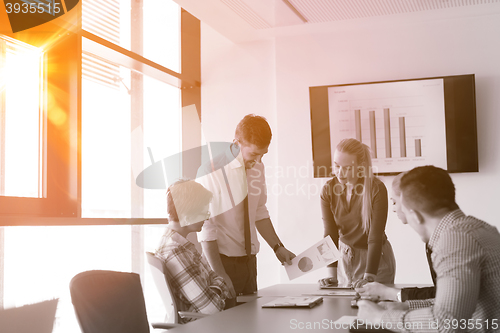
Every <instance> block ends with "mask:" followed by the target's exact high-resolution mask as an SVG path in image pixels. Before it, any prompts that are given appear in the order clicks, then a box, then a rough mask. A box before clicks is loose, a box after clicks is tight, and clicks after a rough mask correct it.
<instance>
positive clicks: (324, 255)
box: [285, 236, 340, 280]
mask: <svg viewBox="0 0 500 333" xmlns="http://www.w3.org/2000/svg"><path fill="white" fill-rule="evenodd" d="M339 258H340V252H339V250H338V249H337V247H336V246H335V244H334V243H333V241H332V238H331V237H330V236H326V237H325V238H324V239H322V240H321V241H319V242H318V243H316V244H314V245H313V246H311V247H310V248H308V249H307V250H305V251H304V252H302V253H301V254H299V255H298V256H296V257H295V258H293V259H292V264H291V265H285V269H286V273H287V275H288V278H289V279H290V280H293V279H295V278H298V277H299V276H302V275H304V274H307V273H310V272H312V271H315V270H317V269H318V268H321V267H325V266H326V265H329V264H331V263H332V262H335V261H337V260H339Z"/></svg>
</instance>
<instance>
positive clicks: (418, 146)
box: [415, 139, 422, 157]
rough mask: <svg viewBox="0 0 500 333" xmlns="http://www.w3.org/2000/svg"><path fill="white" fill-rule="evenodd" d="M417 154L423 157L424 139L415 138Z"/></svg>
mask: <svg viewBox="0 0 500 333" xmlns="http://www.w3.org/2000/svg"><path fill="white" fill-rule="evenodd" d="M415 156H417V157H422V141H421V139H415Z"/></svg>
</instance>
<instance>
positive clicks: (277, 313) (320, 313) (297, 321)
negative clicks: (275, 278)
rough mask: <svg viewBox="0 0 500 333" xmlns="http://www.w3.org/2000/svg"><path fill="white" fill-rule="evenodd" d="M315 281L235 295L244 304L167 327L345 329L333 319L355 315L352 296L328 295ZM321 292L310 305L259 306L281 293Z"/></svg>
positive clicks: (206, 331)
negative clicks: (316, 301) (319, 296)
mask: <svg viewBox="0 0 500 333" xmlns="http://www.w3.org/2000/svg"><path fill="white" fill-rule="evenodd" d="M330 292H331V291H330V290H321V289H319V287H318V285H317V284H278V285H275V286H271V287H268V288H264V289H261V290H259V291H258V292H257V294H255V295H252V296H244V297H239V298H238V301H247V302H246V303H244V304H241V305H238V306H236V307H234V308H231V309H228V310H225V311H223V312H220V313H217V314H213V315H211V316H208V317H205V318H202V319H198V320H196V321H194V322H191V323H187V324H185V325H182V326H180V327H176V328H174V329H170V330H168V332H171V333H180V332H203V333H224V332H238V333H239V332H241V333H260V332H278V333H281V332H297V331H307V332H309V331H323V332H324V331H328V330H330V331H335V332H339V333H341V332H349V325H348V324H344V325H343V327H342V325H341V324H340V323H336V324H335V321H336V320H338V319H339V318H341V317H343V316H356V314H357V310H356V309H353V308H351V300H352V298H353V296H328V295H326V294H328V293H330ZM304 294H308V295H310V294H325V296H324V297H323V302H322V303H320V304H318V305H316V306H315V307H313V308H262V305H264V304H266V303H268V302H270V301H272V300H274V299H276V298H279V297H285V296H302V295H304Z"/></svg>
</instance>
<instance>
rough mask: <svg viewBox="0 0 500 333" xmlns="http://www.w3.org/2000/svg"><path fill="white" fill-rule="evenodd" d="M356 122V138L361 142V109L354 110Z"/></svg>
mask: <svg viewBox="0 0 500 333" xmlns="http://www.w3.org/2000/svg"><path fill="white" fill-rule="evenodd" d="M354 124H355V128H356V140H358V141H359V142H361V110H354Z"/></svg>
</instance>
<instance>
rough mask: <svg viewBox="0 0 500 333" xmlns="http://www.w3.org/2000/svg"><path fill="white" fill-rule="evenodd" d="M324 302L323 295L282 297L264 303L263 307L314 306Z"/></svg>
mask: <svg viewBox="0 0 500 333" xmlns="http://www.w3.org/2000/svg"><path fill="white" fill-rule="evenodd" d="M321 302H323V297H321V296H317V297H307V296H299V297H292V296H287V297H281V298H277V299H275V300H274V301H271V302H269V303H266V304H264V305H262V307H263V308H312V307H315V306H316V305H318V304H320V303H321Z"/></svg>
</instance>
